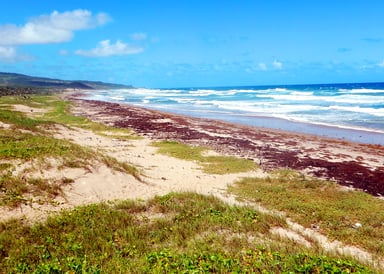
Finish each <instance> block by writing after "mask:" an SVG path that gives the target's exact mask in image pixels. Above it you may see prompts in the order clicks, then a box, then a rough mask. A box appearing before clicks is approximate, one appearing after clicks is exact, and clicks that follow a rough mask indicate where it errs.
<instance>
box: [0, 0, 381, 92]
mask: <svg viewBox="0 0 384 274" xmlns="http://www.w3.org/2000/svg"><path fill="white" fill-rule="evenodd" d="M0 37H1V38H0V71H2V72H14V73H22V74H27V75H32V76H41V77H50V78H57V79H66V80H93V81H103V82H111V83H120V84H129V85H133V86H136V87H149V88H172V87H174V88H176V87H213V86H216V87H217V86H249V85H288V84H314V83H345V82H384V1H383V0H310V1H304V0H289V1H285V0H280V1H279V0H129V1H128V0H109V1H101V0H100V1H98V0H93V1H90V0H82V1H79V0H63V1H47V0H34V1H31V0H13V1H6V4H3V7H2V8H1V10H0Z"/></svg>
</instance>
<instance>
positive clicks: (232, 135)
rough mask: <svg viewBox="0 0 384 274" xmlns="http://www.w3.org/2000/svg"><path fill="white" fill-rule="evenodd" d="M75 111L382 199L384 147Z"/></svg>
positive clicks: (126, 108)
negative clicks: (359, 190) (319, 179)
mask: <svg viewBox="0 0 384 274" xmlns="http://www.w3.org/2000/svg"><path fill="white" fill-rule="evenodd" d="M67 99H70V100H71V101H73V102H74V104H75V108H74V109H73V112H74V113H75V114H78V115H82V116H86V117H88V118H90V119H91V120H94V121H98V122H103V123H106V124H108V125H111V126H114V127H120V128H131V129H133V130H134V131H135V132H137V133H138V134H140V135H142V136H145V137H147V138H150V139H156V140H164V139H172V140H177V141H181V142H184V143H187V144H194V145H202V146H207V147H210V148H211V149H213V150H214V151H216V152H219V153H224V154H229V155H236V156H240V157H245V158H248V159H252V160H254V161H255V162H256V163H258V164H260V165H261V167H262V169H264V170H271V169H274V168H292V169H295V170H299V171H301V172H304V173H306V174H308V175H313V176H317V177H320V178H324V179H330V180H334V181H336V182H338V183H339V184H341V185H344V186H347V187H353V188H358V189H361V190H363V191H365V192H367V193H370V194H372V195H375V196H383V195H384V181H383V180H384V179H383V178H384V147H383V146H381V145H372V144H363V143H355V142H348V141H345V140H339V139H331V138H326V137H319V136H316V135H306V134H300V133H293V132H287V131H281V130H274V129H266V128H257V127H251V126H244V125H240V124H231V123H226V122H221V121H218V120H211V119H202V118H192V117H189V116H182V115H175V114H170V113H164V112H160V111H155V110H149V109H144V108H139V107H135V106H131V105H125V104H117V103H107V102H101V101H93V100H84V99H79V94H77V95H73V94H72V95H70V96H67Z"/></svg>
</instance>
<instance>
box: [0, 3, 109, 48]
mask: <svg viewBox="0 0 384 274" xmlns="http://www.w3.org/2000/svg"><path fill="white" fill-rule="evenodd" d="M109 20H110V17H109V16H108V15H107V14H105V13H99V14H96V15H92V13H91V12H90V11H88V10H82V9H78V10H73V11H67V12H63V13H59V12H57V11H54V12H52V13H51V14H49V15H41V16H38V17H35V18H32V19H30V20H29V21H28V22H27V23H26V24H25V25H22V26H16V25H2V26H0V37H2V39H1V40H0V45H23V44H46V43H61V42H67V41H70V40H71V39H72V38H73V35H74V31H77V30H83V29H89V28H93V27H96V26H100V25H103V24H105V23H106V22H108V21H109Z"/></svg>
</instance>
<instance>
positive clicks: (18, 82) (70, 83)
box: [0, 72, 132, 89]
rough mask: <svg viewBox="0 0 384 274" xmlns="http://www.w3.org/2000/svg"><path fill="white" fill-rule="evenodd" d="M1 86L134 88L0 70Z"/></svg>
mask: <svg viewBox="0 0 384 274" xmlns="http://www.w3.org/2000/svg"><path fill="white" fill-rule="evenodd" d="M0 87H10V88H54V89H64V88H74V89H118V88H132V86H130V85H120V84H111V83H104V82H99V81H83V80H60V79H51V78H44V77H34V76H28V75H24V74H18V73H8V72H0Z"/></svg>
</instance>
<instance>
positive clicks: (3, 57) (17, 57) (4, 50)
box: [0, 46, 32, 63]
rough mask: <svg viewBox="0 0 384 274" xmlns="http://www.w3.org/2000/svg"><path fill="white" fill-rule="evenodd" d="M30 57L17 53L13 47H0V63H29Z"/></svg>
mask: <svg viewBox="0 0 384 274" xmlns="http://www.w3.org/2000/svg"><path fill="white" fill-rule="evenodd" d="M31 59H32V57H30V56H27V55H22V54H19V53H18V52H17V49H16V48H15V47H12V46H11V47H9V46H0V62H9V63H12V62H16V61H29V60H31Z"/></svg>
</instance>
